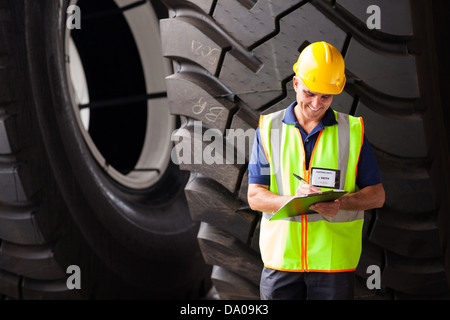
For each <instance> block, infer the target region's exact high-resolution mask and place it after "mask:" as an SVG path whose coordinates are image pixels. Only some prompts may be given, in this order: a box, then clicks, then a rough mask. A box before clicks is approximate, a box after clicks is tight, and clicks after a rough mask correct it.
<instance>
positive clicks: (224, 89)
mask: <svg viewBox="0 0 450 320" xmlns="http://www.w3.org/2000/svg"><path fill="white" fill-rule="evenodd" d="M164 2H165V3H166V4H167V5H168V6H169V7H170V8H171V10H170V14H169V17H170V18H168V19H164V20H162V21H161V33H162V40H163V54H164V55H165V56H166V57H168V58H171V59H172V61H173V62H174V70H175V73H174V74H173V75H171V76H170V77H168V78H167V84H168V97H169V100H170V109H171V112H172V113H174V114H178V115H183V116H186V117H187V118H188V120H187V121H185V123H184V126H183V129H186V130H183V134H184V135H190V136H191V137H192V140H195V139H199V141H197V142H198V143H197V146H202V145H203V148H204V147H205V146H207V145H208V144H209V142H204V141H201V138H202V137H201V136H199V135H197V136H195V135H194V134H193V132H194V129H193V121H194V120H199V121H202V124H203V126H204V128H203V130H204V131H205V130H207V129H208V128H216V129H218V130H220V132H223V133H224V134H226V133H227V132H226V129H231V128H242V129H244V130H246V129H248V128H256V126H257V119H258V117H259V114H261V113H269V112H273V111H275V110H280V109H282V108H285V107H287V106H288V104H289V103H290V102H292V101H293V100H294V99H295V95H294V91H293V88H292V77H293V70H292V65H293V64H294V62H295V61H296V60H297V57H298V54H299V52H300V51H301V50H302V49H303V48H304V47H305V46H306V45H307V44H308V43H311V42H315V41H321V40H324V41H327V42H329V43H331V44H333V45H334V46H336V47H337V48H338V49H340V50H341V52H342V53H343V55H344V58H345V61H346V73H347V78H348V82H347V85H346V87H345V90H344V92H343V93H342V94H341V95H339V96H337V97H335V100H334V102H333V107H334V108H335V109H336V110H338V111H343V112H347V113H350V114H352V115H356V116H363V117H364V123H365V134H366V135H367V137H368V139H369V141H370V142H371V144H372V146H373V149H374V151H375V153H376V157H377V160H378V163H379V166H380V169H381V172H382V180H383V184H384V187H385V190H386V203H385V205H384V207H383V208H381V209H379V210H370V211H367V212H366V214H365V217H366V220H365V225H364V250H363V254H362V257H361V260H360V264H359V267H358V270H357V275H358V282H357V283H358V284H357V290H356V298H359V299H409V298H448V297H449V295H448V294H449V289H448V280H447V278H450V276H449V275H450V272H449V260H450V256H449V253H448V247H449V237H448V235H447V233H448V232H447V231H448V230H449V227H450V223H449V213H450V206H449V198H448V195H449V194H450V161H449V159H450V158H449V140H448V132H449V130H448V126H449V123H448V120H449V118H448V110H447V109H448V108H447V109H446V108H445V107H444V106H445V105H446V103H447V101H446V100H445V99H444V97H448V88H446V87H445V86H446V85H445V83H446V82H447V77H448V66H449V65H448V62H446V61H447V60H446V59H447V58H446V56H445V52H446V53H448V45H447V44H445V43H444V42H445V40H444V38H443V37H444V35H445V33H446V31H442V30H445V23H444V21H445V19H446V18H445V17H447V16H448V12H449V11H448V2H447V3H446V2H445V1H436V2H434V1H433V2H425V1H406V0H404V1H387V0H385V1H383V0H378V1H369V0H367V1H350V0H341V1H340V0H336V1H333V0H331V1H325V0H312V1H294V0H291V1H270V0H267V1H238V0H236V1H229V0H217V1H213V0H211V1H200V0H191V1H176V0H166V1H164ZM356 2H357V3H356ZM369 5H378V6H379V7H380V9H381V18H382V21H381V29H380V30H376V29H374V30H369V29H368V28H367V26H366V19H367V18H368V17H369V15H368V14H367V13H366V9H367V7H368V6H369ZM447 33H448V32H447ZM440 50H444V51H443V53H441V51H440ZM446 110H447V111H446ZM445 116H446V117H445ZM188 132H191V133H190V134H188ZM193 150H194V149H193ZM199 152H202V150H200V149H195V150H194V151H193V156H194V153H195V154H198V153H199ZM219 156H221V157H225V151H224V152H223V153H222V154H221V155H219ZM246 159H247V161H248V150H247V152H246ZM223 163H224V164H215V165H214V166H211V165H207V164H195V163H194V164H186V165H181V166H180V167H181V168H182V169H183V170H189V171H191V172H192V174H191V181H190V183H189V184H188V185H187V187H186V194H187V197H188V203H189V207H190V209H191V215H192V218H193V219H194V220H197V221H202V227H201V229H200V232H199V235H198V238H199V242H200V246H201V248H202V252H203V256H204V257H205V260H206V261H207V262H208V263H210V264H213V265H214V269H213V274H212V278H213V282H214V284H215V286H216V288H217V290H218V292H219V294H220V295H221V297H223V298H247V299H248V298H255V299H256V298H258V279H259V275H260V272H261V268H262V263H261V261H260V259H259V252H258V246H257V242H258V236H259V213H257V212H253V211H251V210H249V207H248V204H247V202H246V188H247V180H246V179H247V178H246V177H247V175H246V165H245V164H244V165H241V164H236V162H235V163H234V164H226V163H225V161H223ZM369 265H377V266H379V267H380V268H381V272H382V276H381V284H382V289H380V290H369V289H367V287H366V283H365V282H366V279H367V277H368V276H369V274H368V273H367V272H366V270H367V267H368V266H369ZM445 266H447V267H445Z"/></svg>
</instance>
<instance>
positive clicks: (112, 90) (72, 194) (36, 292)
mask: <svg viewBox="0 0 450 320" xmlns="http://www.w3.org/2000/svg"><path fill="white" fill-rule="evenodd" d="M71 5H74V6H77V7H78V8H79V9H80V10H81V29H73V30H71V31H70V28H69V26H70V25H67V24H66V22H67V21H70V19H69V18H70V17H71V15H70V14H72V11H69V12H68V8H69V6H71ZM158 8H159V9H160V8H163V9H164V10H165V8H164V7H162V6H161V4H159V6H156V4H155V7H153V6H152V4H151V3H150V2H147V1H138V2H135V3H133V4H130V2H129V1H121V0H120V1H119V0H118V1H112V0H100V1H83V0H80V1H53V0H45V1H29V0H19V1H9V0H2V1H0V12H1V14H0V39H1V40H0V64H1V68H0V79H1V81H0V298H8V299H80V298H81V299H132V298H139V299H144V298H145V299H187V298H191V299H192V298H199V297H203V296H204V295H205V294H206V293H207V292H208V290H209V289H210V287H211V280H210V273H211V267H210V266H208V265H206V264H205V263H204V261H203V259H202V256H201V253H200V250H199V246H198V243H197V240H196V234H197V232H198V229H199V224H198V223H195V222H193V221H192V220H191V219H190V216H189V212H188V209H187V204H186V196H185V195H184V186H185V185H186V183H187V181H188V179H189V174H188V173H185V172H181V171H180V170H179V168H178V167H177V166H175V165H173V164H172V163H170V162H166V163H165V164H163V165H164V167H159V168H158V169H154V168H142V170H144V169H149V170H153V169H154V170H153V171H155V172H156V173H157V174H158V179H157V181H156V182H154V183H152V184H151V185H150V184H146V185H145V186H143V187H139V186H138V183H137V182H138V181H139V177H141V176H142V175H145V173H146V171H142V172H141V174H140V175H136V176H138V178H137V180H136V179H135V180H133V179H131V180H130V181H132V182H133V181H134V182H133V183H128V184H127V183H125V182H124V181H127V179H128V178H130V177H131V175H130V170H129V169H128V170H126V166H128V165H130V163H131V168H132V170H131V171H133V170H134V171H138V170H137V169H139V168H137V167H134V164H135V163H136V159H137V157H138V156H139V155H140V156H141V159H142V156H145V155H144V152H142V154H140V153H141V150H135V151H130V150H132V149H128V151H126V150H127V146H128V145H130V146H136V145H137V146H138V148H139V146H141V148H142V150H145V146H143V143H142V141H143V140H144V138H143V135H144V133H145V132H146V131H147V130H149V127H150V125H148V123H147V122H146V119H147V117H146V115H147V113H148V112H152V110H151V109H150V107H154V106H155V105H158V106H162V107H158V108H160V109H162V110H164V108H165V109H167V106H164V101H162V103H161V101H160V100H158V101H153V100H150V99H152V98H154V97H156V96H158V97H159V98H158V99H161V98H162V99H163V100H164V99H165V98H164V97H165V96H166V94H165V88H164V85H162V86H161V88H160V89H159V90H161V91H162V93H161V92H160V93H161V94H154V92H147V91H145V89H146V84H148V83H147V82H144V80H143V79H145V80H147V79H146V78H145V74H143V70H142V69H143V68H142V65H146V64H145V63H144V62H147V63H148V62H149V61H150V62H151V63H153V64H156V65H158V64H159V65H162V62H163V61H162V60H163V58H162V56H161V53H160V50H159V51H158V54H157V55H156V56H151V55H150V56H145V59H146V60H145V61H144V60H143V55H142V54H141V52H140V51H139V49H140V48H141V47H142V46H141V47H140V45H142V44H145V43H147V42H148V41H146V40H145V38H142V37H141V38H139V37H138V36H137V35H141V34H142V33H143V34H145V35H149V34H151V33H152V32H153V33H155V32H156V35H157V39H153V40H152V46H153V47H155V46H157V44H158V43H160V40H159V30H158V20H159V19H158V18H157V17H156V16H155V14H154V12H158ZM130 13H133V14H140V13H145V14H146V15H145V17H146V19H144V20H143V22H144V23H145V24H144V25H147V23H150V22H151V21H150V22H148V19H147V18H149V19H151V20H152V21H153V22H155V28H153V29H151V30H145V29H144V30H141V32H136V31H135V30H131V23H130V21H129V20H127V15H128V14H130ZM165 13H166V15H167V11H166V10H165ZM68 28H69V29H68ZM84 31H86V32H84ZM69 38H71V39H72V40H73V41H74V42H75V44H76V47H77V49H78V50H77V51H78V53H79V56H80V57H81V61H82V64H83V65H84V70H83V71H84V74H85V75H86V80H87V86H88V87H89V98H90V102H89V107H90V108H91V111H90V116H91V117H90V122H89V128H88V129H87V128H86V129H85V128H84V126H82V125H80V121H79V115H80V114H79V110H78V109H79V107H80V106H79V105H78V104H77V103H74V99H73V97H74V95H73V86H74V83H73V81H72V80H71V79H70V77H69V76H68V74H69V66H70V65H71V64H72V63H73V62H74V61H75V56H74V55H70V54H69V51H68V49H67V48H68V45H69ZM142 39H143V40H142ZM80 65H81V64H80ZM147 65H148V64H147ZM165 75H166V74H163V75H160V74H158V75H155V80H154V81H153V82H155V83H157V84H156V85H160V83H161V82H162V83H163V84H164V77H165ZM158 81H159V82H158ZM147 88H148V86H147ZM130 96H131V98H130ZM136 97H137V98H136ZM142 97H144V99H142ZM148 99H149V100H148ZM147 100H148V101H147ZM105 101H106V102H105ZM99 104H100V105H103V106H102V107H101V108H98V109H96V108H94V106H95V105H97V106H98V105H99ZM147 105H148V108H147ZM80 108H81V107H80ZM105 110H107V111H105ZM167 114H168V115H169V113H168V112H167ZM129 117H131V118H129ZM126 119H128V120H126ZM130 119H131V120H132V121H130ZM133 119H136V121H134V120H133ZM142 119H143V120H144V121H143V122H142ZM150 120H151V119H150ZM166 120H167V119H166ZM175 121H176V119H175V120H174V121H173V123H175ZM163 123H164V122H163ZM111 125H112V126H111ZM94 128H96V129H98V130H94ZM108 128H109V129H108ZM133 128H142V129H143V130H142V132H141V133H140V134H139V131H130V130H133ZM94 131H96V132H94ZM118 132H120V135H117V133H118ZM168 137H169V139H168V140H167V142H166V143H167V145H168V146H169V148H168V150H169V151H170V144H171V141H170V135H169V136H168ZM124 138H126V139H125V140H126V141H123V140H124ZM92 141H93V142H92ZM102 141H103V142H102ZM139 141H140V142H139ZM120 145H122V146H123V149H121V147H120ZM94 146H95V147H96V148H98V150H99V152H97V153H96V152H94V151H95V150H96V149H95V148H94ZM150 147H152V146H150ZM116 149H118V150H119V152H115V154H116V156H114V152H109V151H114V150H116ZM150 149H151V148H150ZM116 151H117V150H116ZM132 153H135V156H136V157H135V156H131V157H130V154H132ZM99 154H101V155H102V156H103V157H104V158H105V159H106V163H101V162H99V161H98V158H101V157H100V156H99ZM154 154H156V155H157V156H158V157H160V155H161V151H160V150H158V149H156V150H155V148H154V147H153V149H151V150H150V151H149V152H148V154H147V155H146V156H149V157H152V155H154ZM133 157H134V159H133ZM153 158H154V157H153ZM130 159H131V161H128V160H130ZM169 159H170V157H169ZM108 160H116V162H115V163H114V162H113V161H108ZM127 162H129V163H127ZM121 164H123V165H124V166H123V167H122V168H121V170H120V173H119V174H117V172H119V169H118V168H119V166H120V165H121ZM113 167H114V169H115V171H113V170H112V168H113ZM111 172H115V174H114V175H113V174H112V173H111ZM155 172H153V173H155ZM153 173H152V174H153ZM121 179H122V181H121ZM144 183H146V182H145V181H144ZM71 266H76V267H71Z"/></svg>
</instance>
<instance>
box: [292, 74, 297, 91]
mask: <svg viewBox="0 0 450 320" xmlns="http://www.w3.org/2000/svg"><path fill="white" fill-rule="evenodd" d="M293 87H294V90H295V92H297V89H298V78H297V76H294V79H293Z"/></svg>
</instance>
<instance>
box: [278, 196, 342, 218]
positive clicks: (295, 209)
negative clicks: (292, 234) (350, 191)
mask: <svg viewBox="0 0 450 320" xmlns="http://www.w3.org/2000/svg"><path fill="white" fill-rule="evenodd" d="M346 193H347V191H345V190H331V191H325V192H319V193H312V194H309V195H307V196H301V197H295V196H294V197H292V198H291V199H289V200H288V201H287V202H286V203H285V204H284V205H283V206H282V207H281V208H280V209H278V211H277V212H275V214H274V215H273V216H272V218H270V219H269V220H270V221H273V220H278V219H283V218H288V217H294V216H298V215H302V214H307V213H317V212H316V211H314V210H311V209H309V206H310V205H312V204H314V203H318V202H326V201H334V200H336V199H338V198H340V197H342V196H343V195H344V194H346Z"/></svg>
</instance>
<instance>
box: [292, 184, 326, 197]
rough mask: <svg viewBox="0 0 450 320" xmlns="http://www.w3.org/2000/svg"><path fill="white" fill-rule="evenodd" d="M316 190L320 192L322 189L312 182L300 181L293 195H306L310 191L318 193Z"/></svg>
mask: <svg viewBox="0 0 450 320" xmlns="http://www.w3.org/2000/svg"><path fill="white" fill-rule="evenodd" d="M318 192H322V190H321V189H320V188H318V187H316V186H313V185H312V184H307V183H300V185H299V186H298V188H297V190H295V195H296V196H298V197H301V196H307V195H308V194H311V193H318Z"/></svg>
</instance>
